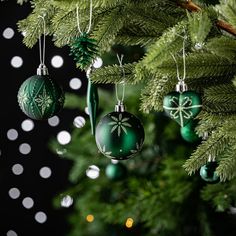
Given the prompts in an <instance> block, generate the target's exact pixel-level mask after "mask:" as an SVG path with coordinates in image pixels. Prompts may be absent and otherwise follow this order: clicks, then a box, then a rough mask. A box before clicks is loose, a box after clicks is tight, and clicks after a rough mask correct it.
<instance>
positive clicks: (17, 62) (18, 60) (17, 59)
mask: <svg viewBox="0 0 236 236" xmlns="http://www.w3.org/2000/svg"><path fill="white" fill-rule="evenodd" d="M11 65H12V66H13V67H14V68H19V67H21V66H22V65H23V59H22V58H21V57H19V56H14V57H13V58H12V59H11Z"/></svg>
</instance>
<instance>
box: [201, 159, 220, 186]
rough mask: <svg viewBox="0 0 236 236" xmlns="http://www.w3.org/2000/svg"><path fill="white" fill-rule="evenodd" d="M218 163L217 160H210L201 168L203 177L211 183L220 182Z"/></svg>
mask: <svg viewBox="0 0 236 236" xmlns="http://www.w3.org/2000/svg"><path fill="white" fill-rule="evenodd" d="M217 166H218V164H217V162H216V161H210V162H208V163H207V164H206V165H204V166H202V167H201V169H200V176H201V178H202V179H203V180H204V181H206V182H208V183H211V184H215V183H218V182H219V181H220V177H219V176H218V175H217V174H216V168H217Z"/></svg>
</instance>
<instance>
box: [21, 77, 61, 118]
mask: <svg viewBox="0 0 236 236" xmlns="http://www.w3.org/2000/svg"><path fill="white" fill-rule="evenodd" d="M64 100H65V97H64V92H63V90H62V88H61V87H60V86H59V84H57V83H56V82H55V81H53V80H52V79H51V78H49V76H48V75H33V76H31V77H30V78H28V79H27V80H25V81H24V82H23V84H22V85H21V87H20V89H19V91H18V103H19V105H20V108H21V110H22V111H23V112H24V113H25V114H26V115H27V116H28V117H30V118H32V119H36V120H43V119H48V118H50V117H52V116H54V115H55V114H57V113H58V112H59V111H60V110H61V109H62V108H63V105H64Z"/></svg>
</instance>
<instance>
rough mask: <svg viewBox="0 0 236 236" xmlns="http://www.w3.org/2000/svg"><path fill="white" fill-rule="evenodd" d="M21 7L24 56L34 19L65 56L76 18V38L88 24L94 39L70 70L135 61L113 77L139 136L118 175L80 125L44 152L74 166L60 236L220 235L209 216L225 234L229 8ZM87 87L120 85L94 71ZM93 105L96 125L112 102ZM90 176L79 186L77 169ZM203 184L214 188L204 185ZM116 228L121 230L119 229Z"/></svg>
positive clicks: (230, 192) (108, 73)
mask: <svg viewBox="0 0 236 236" xmlns="http://www.w3.org/2000/svg"><path fill="white" fill-rule="evenodd" d="M18 2H19V3H23V2H25V1H18ZM31 4H32V13H31V14H30V15H29V16H28V17H27V18H26V19H23V20H21V21H20V22H19V24H18V26H19V31H21V32H24V33H25V37H24V41H23V42H24V44H25V45H26V46H27V47H29V48H31V47H33V46H34V45H35V44H36V42H37V40H38V36H39V35H40V34H43V33H44V30H43V27H42V17H39V16H42V15H43V16H44V19H45V22H46V29H47V30H46V34H47V35H50V36H51V37H52V40H53V41H54V43H55V45H56V46H57V47H67V46H68V47H72V46H71V45H73V42H74V40H75V39H76V38H78V37H79V35H80V32H79V30H78V12H79V13H80V16H81V17H80V22H79V25H80V31H82V32H86V31H87V25H88V22H90V23H91V24H90V27H89V28H90V32H89V33H90V35H89V37H91V39H93V40H94V41H91V40H87V39H86V40H87V41H86V42H87V43H89V44H90V46H91V45H92V43H93V42H96V43H97V47H93V45H92V46H91V47H90V49H91V50H89V51H90V54H86V53H84V52H85V51H84V48H83V49H81V47H82V46H79V47H80V48H79V49H81V50H80V54H79V55H80V58H81V57H82V59H83V60H80V66H78V65H77V66H78V67H80V69H81V68H82V69H84V68H85V67H86V66H85V65H86V63H87V62H91V61H92V60H93V58H94V57H95V56H100V57H101V58H106V55H107V53H109V52H111V51H112V50H114V47H117V46H118V45H121V46H122V47H128V48H130V47H131V48H132V47H137V48H139V50H140V49H142V50H143V51H144V55H143V56H141V57H140V58H139V57H138V58H136V60H133V61H131V60H128V61H127V63H126V64H124V65H123V68H122V70H124V75H125V83H126V84H129V85H130V87H131V88H130V90H127V101H126V102H127V109H128V110H129V112H131V113H133V114H137V115H138V117H140V118H141V120H142V121H143V124H144V129H145V133H146V139H145V142H144V146H143V148H142V150H141V152H140V153H139V154H138V155H136V156H135V157H133V158H131V159H130V160H127V161H121V162H122V163H121V164H123V165H124V166H123V165H121V166H122V168H123V167H124V170H125V171H121V169H118V165H117V164H114V163H110V161H109V159H107V158H106V157H104V156H103V155H102V154H101V153H99V152H98V149H97V147H96V143H95V140H94V136H93V135H91V132H90V127H87V126H86V127H83V128H82V129H81V130H77V129H75V130H74V131H73V137H72V142H71V143H70V144H68V145H67V146H66V147H60V146H58V144H57V143H55V142H52V143H51V147H52V148H53V149H54V150H59V149H60V148H65V149H66V152H63V151H62V153H63V156H65V157H67V158H69V159H72V160H73V161H74V165H73V168H72V170H71V175H70V179H71V181H72V183H73V185H72V186H71V189H68V190H67V193H68V194H69V195H71V196H73V197H74V198H75V204H74V210H75V211H74V213H73V214H72V217H71V222H72V224H73V230H72V232H71V234H70V235H77V236H78V235H95V234H99V233H98V232H100V235H116V233H117V232H118V233H117V234H121V233H123V234H122V235H125V233H127V234H128V233H129V234H131V233H134V234H135V235H138V232H139V233H140V234H142V235H143V234H144V235H157V234H158V235H173V234H175V235H204V236H205V235H222V232H220V230H219V227H218V225H217V224H214V222H215V221H216V222H217V219H219V218H218V217H223V219H227V220H228V221H226V220H224V222H228V223H229V224H228V225H227V226H226V227H224V233H225V232H226V230H228V231H229V232H227V234H226V235H233V233H231V232H233V229H232V228H231V227H233V226H231V224H230V220H231V218H232V216H231V215H230V214H227V212H228V211H229V210H231V212H232V211H233V209H234V208H233V207H234V203H235V192H236V188H235V179H234V177H235V173H236V172H235V167H236V158H235V156H234V154H235V149H236V142H235V141H236V130H235V110H236V104H235V96H236V90H235V85H236V82H235V81H236V79H235V78H236V77H235V73H236V66H235V65H236V51H235V48H236V41H235V36H236V2H235V1H234V0H228V1H223V0H222V1H210V3H209V1H181V0H167V1H159V0H155V1H153V0H147V1H139V0H136V1H135V0H133V1H132V0H124V1H123V0H122V1H120V0H119V1H116V0H114V1H108V0H94V1H93V7H92V8H91V5H90V4H89V1H85V0H84V1H76V0H67V1H66V0H57V1H56V0H47V1H42V0H34V1H32V2H31ZM91 9H92V11H91ZM89 12H90V14H89ZM91 13H92V18H91ZM91 19H92V20H91ZM79 43H80V45H81V41H80V42H79ZM82 45H84V44H82ZM137 50H138V49H137ZM68 53H69V48H68ZM84 56H86V57H85V58H84ZM81 63H82V67H81ZM84 63H85V64H84ZM109 64H111V63H109ZM90 79H91V82H92V84H93V85H95V84H98V85H99V84H104V83H111V84H119V83H120V82H123V80H124V76H122V73H121V67H120V65H118V63H114V64H112V65H107V66H104V67H102V68H100V69H96V70H94V71H93V73H92V74H91V75H90ZM137 85H138V87H136V86H137ZM176 85H177V86H176ZM186 85H188V89H187V86H186ZM175 87H177V91H175ZM190 89H191V90H190ZM99 97H100V98H99V100H100V108H101V109H102V111H101V110H100V113H99V112H98V116H99V117H100V115H101V114H103V115H105V114H107V113H108V112H111V111H112V110H113V106H114V103H113V104H110V102H109V101H110V100H111V97H115V95H114V94H113V95H111V94H109V93H107V92H105V91H102V90H101V91H100V93H99ZM193 98H194V99H193ZM66 100H67V101H66V103H67V106H68V107H73V106H74V105H76V106H82V105H83V106H85V104H82V105H81V104H79V103H81V102H76V101H77V98H76V97H74V96H71V95H70V96H69V95H67V99H66ZM81 100H83V99H80V101H81ZM201 100H202V102H200V101H201ZM163 101H164V103H163ZM111 102H112V101H111ZM164 110H165V113H164V112H163V111H164ZM164 114H168V116H169V117H167V116H166V115H164ZM171 118H172V119H173V120H175V121H177V122H175V121H172V120H171ZM193 120H194V122H196V123H195V125H193V128H192V129H194V130H193V131H194V132H195V131H196V134H197V136H198V137H200V139H201V140H200V141H199V142H196V143H195V144H194V145H192V144H191V145H190V144H188V143H187V142H184V141H183V140H182V139H180V133H179V131H180V129H181V130H182V128H185V127H186V125H187V124H190V122H192V121H193ZM178 123H179V124H178ZM181 126H182V127H181ZM195 127H196V129H195ZM183 133H185V134H186V131H183ZM185 138H186V137H185ZM100 151H101V150H100ZM119 163H120V162H119ZM212 163H214V165H211V164H212ZM109 164H110V165H111V166H110V170H109V171H108V170H107V171H106V175H105V168H106V166H108V165H109ZM209 164H210V166H209ZM93 165H95V166H93ZM88 166H90V168H89V169H88ZM97 166H99V167H100V168H101V169H102V170H104V174H102V173H101V176H100V177H99V179H98V180H91V179H89V178H87V177H86V175H85V172H86V170H87V173H88V172H89V171H90V172H91V171H92V173H97V175H98V173H99V170H98V168H97ZM200 169H201V172H200V173H201V176H202V178H203V179H204V178H205V180H206V182H202V181H203V180H202V179H201V178H200V177H199V171H200ZM122 170H123V169H122ZM118 173H119V174H118ZM188 174H189V175H190V176H189V175H188ZM117 176H119V178H118V177H117ZM122 176H123V178H122ZM116 177H117V180H116ZM209 179H210V181H212V183H214V182H217V183H215V184H206V183H209V182H208V181H209ZM215 180H217V181H215ZM218 182H219V183H218ZM209 203H210V204H209ZM191 206H193V207H191ZM215 211H216V212H222V213H216V212H215ZM86 219H87V221H86ZM221 219H222V218H221ZM88 222H90V223H91V224H88ZM121 225H122V226H123V225H126V227H127V228H131V231H126V232H122V231H119V230H118V229H120V227H119V226H121ZM132 226H135V227H132ZM116 228H118V229H117V230H116ZM132 229H133V231H132Z"/></svg>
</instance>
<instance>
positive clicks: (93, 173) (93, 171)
mask: <svg viewBox="0 0 236 236" xmlns="http://www.w3.org/2000/svg"><path fill="white" fill-rule="evenodd" d="M99 174H100V169H99V168H98V167H97V166H95V165H91V166H89V168H88V169H87V170H86V175H87V176H88V177H89V178H90V179H97V178H98V177H99Z"/></svg>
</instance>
